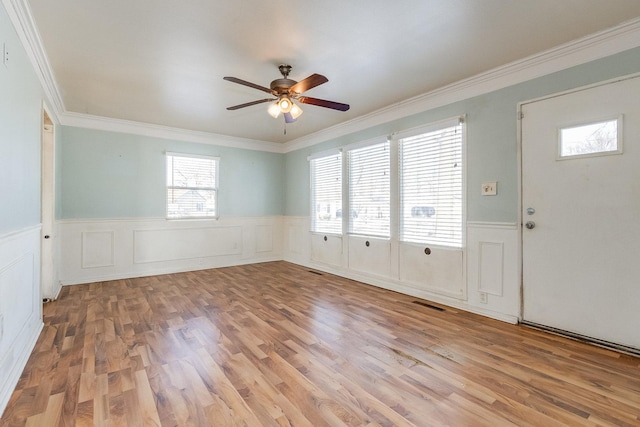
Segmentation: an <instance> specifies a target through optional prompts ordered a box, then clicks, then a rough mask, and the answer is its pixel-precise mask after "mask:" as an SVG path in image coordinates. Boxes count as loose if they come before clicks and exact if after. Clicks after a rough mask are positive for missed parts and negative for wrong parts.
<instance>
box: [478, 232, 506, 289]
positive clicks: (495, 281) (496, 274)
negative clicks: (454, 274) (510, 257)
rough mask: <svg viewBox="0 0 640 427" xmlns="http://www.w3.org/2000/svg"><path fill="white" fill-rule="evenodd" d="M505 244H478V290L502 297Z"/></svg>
mask: <svg viewBox="0 0 640 427" xmlns="http://www.w3.org/2000/svg"><path fill="white" fill-rule="evenodd" d="M503 270H504V242H478V290H479V291H480V292H485V293H487V294H491V295H496V296H499V297H501V296H502V288H503V284H504V283H503V274H502V271H503Z"/></svg>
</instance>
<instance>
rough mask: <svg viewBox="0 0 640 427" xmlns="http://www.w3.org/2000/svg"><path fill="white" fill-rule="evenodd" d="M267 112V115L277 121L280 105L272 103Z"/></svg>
mask: <svg viewBox="0 0 640 427" xmlns="http://www.w3.org/2000/svg"><path fill="white" fill-rule="evenodd" d="M267 112H268V113H269V115H271V117H273V118H274V119H277V118H278V116H279V115H280V105H279V104H278V103H277V102H274V103H273V104H271V105H269V108H268V109H267Z"/></svg>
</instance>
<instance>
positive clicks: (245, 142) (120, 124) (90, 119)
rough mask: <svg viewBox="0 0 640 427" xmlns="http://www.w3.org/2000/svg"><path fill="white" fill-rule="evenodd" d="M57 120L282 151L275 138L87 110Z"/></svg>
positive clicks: (76, 125) (69, 113)
mask: <svg viewBox="0 0 640 427" xmlns="http://www.w3.org/2000/svg"><path fill="white" fill-rule="evenodd" d="M60 124H62V125H64V126H75V127H81V128H87V129H96V130H104V131H110V132H120V133H129V134H134V135H142V136H150V137H155V138H162V139H170V140H174V141H185V142H197V143H199V144H210V145H218V146H222V147H233V148H241V149H245V150H254V151H266V152H270V153H283V151H282V149H283V144H281V143H277V142H269V141H260V140H255V139H247V138H238V137H234V136H228V135H222V134H217V133H210V132H199V131H192V130H186V129H180V128H172V127H169V126H162V125H154V124H148V123H141V122H134V121H130V120H122V119H112V118H109V117H102V116H93V115H90V114H82V113H72V112H65V113H62V114H61V115H60Z"/></svg>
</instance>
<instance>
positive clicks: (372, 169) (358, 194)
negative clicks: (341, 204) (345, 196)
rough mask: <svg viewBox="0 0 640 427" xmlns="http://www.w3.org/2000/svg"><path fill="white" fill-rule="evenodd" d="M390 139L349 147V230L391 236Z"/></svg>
mask: <svg viewBox="0 0 640 427" xmlns="http://www.w3.org/2000/svg"><path fill="white" fill-rule="evenodd" d="M389 151H390V150H389V141H385V142H383V143H380V144H374V145H369V146H366V147H363V148H357V149H353V150H350V151H349V153H348V170H349V217H350V218H349V232H350V233H353V234H363V235H368V236H379V237H389V230H390V213H391V209H390V194H389V193H390V191H389V190H390V187H391V182H390V173H389V167H390V154H389Z"/></svg>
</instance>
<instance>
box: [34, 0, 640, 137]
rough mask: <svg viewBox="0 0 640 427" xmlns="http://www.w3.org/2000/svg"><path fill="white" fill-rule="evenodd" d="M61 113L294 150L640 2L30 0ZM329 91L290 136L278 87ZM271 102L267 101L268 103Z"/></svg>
mask: <svg viewBox="0 0 640 427" xmlns="http://www.w3.org/2000/svg"><path fill="white" fill-rule="evenodd" d="M28 4H29V7H30V8H31V13H32V15H33V17H34V19H35V23H36V27H37V29H38V31H39V32H40V35H41V38H42V41H43V44H44V49H45V51H46V55H47V57H48V60H49V63H50V66H51V68H52V72H53V75H54V77H55V82H56V84H57V86H58V90H59V92H60V94H61V95H62V100H63V102H64V109H65V110H66V112H75V113H82V114H90V115H97V116H104V117H107V118H113V119H124V120H130V121H135V122H141V123H149V124H159V125H164V126H169V127H174V128H179V129H185V130H193V131H202V132H210V133H215V134H223V135H229V136H234V137H241V138H248V139H255V140H261V141H272V142H287V141H291V140H295V139H297V138H301V137H304V136H306V135H309V134H313V133H315V132H318V131H320V130H322V129H325V128H327V127H330V126H333V125H337V124H340V123H342V122H345V121H348V120H351V119H354V118H357V117H360V116H363V115H366V114H368V113H371V112H373V111H376V110H379V109H381V108H383V107H386V106H389V105H391V104H394V103H397V102H400V101H403V100H406V99H409V98H412V97H414V96H417V95H421V94H423V93H427V92H430V91H433V90H435V89H437V88H440V87H443V86H446V85H448V84H451V83H454V82H457V81H460V80H462V79H465V78H469V77H472V76H474V75H477V74H479V73H482V72H485V71H487V70H491V69H493V68H496V67H499V66H502V65H505V64H508V63H511V62H513V61H516V60H519V59H522V58H525V57H529V56H531V55H534V54H536V53H538V52H542V51H545V50H548V49H550V48H553V47H555V46H558V45H561V44H563V43H567V42H569V41H572V40H575V39H578V38H581V37H584V36H586V35H589V34H592V33H595V32H598V31H601V30H605V29H608V28H611V27H613V26H616V25H618V24H620V23H623V22H626V21H629V20H631V19H633V18H636V17H638V16H640V1H638V0H535V1H534V0H530V1H524V0H522V1H518V0H397V1H393V2H392V1H389V0H352V1H345V0H325V1H317V0H315V1H314V0H297V1H283V0H272V1H264V0H241V1H238V0H233V1H232V0H189V1H186V2H183V1H169V0H162V1H158V0H135V1H131V0H109V1H79V0H56V1H51V0H28ZM281 63H286V64H290V65H292V66H293V70H292V72H291V75H290V76H289V77H290V78H292V79H294V80H297V81H300V80H302V79H303V78H305V77H307V76H309V75H310V74H312V73H319V74H323V75H325V76H326V77H327V78H328V79H329V82H328V83H325V84H324V85H321V86H318V87H316V88H314V89H311V90H310V91H309V92H307V93H306V95H309V96H312V97H316V98H322V99H328V100H332V101H338V102H343V103H347V104H350V105H351V109H350V110H349V111H347V112H339V111H334V110H330V109H325V108H322V107H316V106H311V105H302V107H303V109H304V114H303V115H302V116H301V117H300V118H299V119H298V121H297V122H296V123H293V124H290V125H287V133H286V135H285V134H284V132H283V131H284V121H283V119H282V117H280V118H279V119H273V118H272V117H271V116H269V115H268V114H267V112H266V109H267V106H268V105H269V104H261V105H255V106H252V107H247V108H244V109H241V110H236V111H228V110H226V107H228V106H231V105H236V104H241V103H244V102H249V101H253V100H257V99H262V98H265V97H268V95H266V94H265V93H264V92H260V91H258V90H255V89H251V88H248V87H245V86H241V85H237V84H234V83H230V82H227V81H224V80H223V79H222V78H223V77H224V76H234V77H238V78H240V79H243V80H248V81H251V82H254V83H257V84H259V85H261V86H267V87H268V86H269V83H270V82H271V80H274V79H276V78H279V77H281V76H280V74H279V72H278V68H277V66H278V65H279V64H281ZM265 95H266V96H265Z"/></svg>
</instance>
